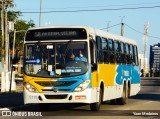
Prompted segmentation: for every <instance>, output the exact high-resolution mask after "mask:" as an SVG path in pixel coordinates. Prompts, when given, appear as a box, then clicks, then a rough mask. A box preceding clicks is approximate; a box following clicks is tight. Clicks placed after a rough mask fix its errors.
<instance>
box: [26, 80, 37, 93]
mask: <svg viewBox="0 0 160 119" xmlns="http://www.w3.org/2000/svg"><path fill="white" fill-rule="evenodd" d="M24 86H25V87H26V89H27V90H28V91H29V92H38V91H37V89H36V88H35V87H34V86H32V85H31V84H29V83H26V82H25V83H24Z"/></svg>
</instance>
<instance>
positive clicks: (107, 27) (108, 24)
mask: <svg viewBox="0 0 160 119" xmlns="http://www.w3.org/2000/svg"><path fill="white" fill-rule="evenodd" d="M110 22H111V21H108V23H107V32H109V23H110Z"/></svg>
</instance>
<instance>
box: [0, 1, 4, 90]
mask: <svg viewBox="0 0 160 119" xmlns="http://www.w3.org/2000/svg"><path fill="white" fill-rule="evenodd" d="M1 4H2V10H1V29H2V44H1V46H2V72H1V92H5V72H4V69H5V68H4V66H5V62H4V61H5V49H4V1H3V0H1Z"/></svg>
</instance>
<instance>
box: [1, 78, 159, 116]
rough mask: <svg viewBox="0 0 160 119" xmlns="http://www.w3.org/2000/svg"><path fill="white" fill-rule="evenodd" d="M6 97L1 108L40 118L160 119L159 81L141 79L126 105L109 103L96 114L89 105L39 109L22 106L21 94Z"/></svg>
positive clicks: (53, 106) (34, 106) (68, 105)
mask: <svg viewBox="0 0 160 119" xmlns="http://www.w3.org/2000/svg"><path fill="white" fill-rule="evenodd" d="M7 97H9V95H8V96H7V95H6V100H5V99H3V100H2V98H1V96H0V106H1V102H2V101H3V107H10V109H11V110H12V111H16V112H28V111H29V112H31V113H32V112H39V114H41V115H42V116H47V117H46V118H53V116H54V117H55V116H58V118H62V117H65V119H66V118H69V117H70V116H71V117H74V118H77V119H80V118H82V116H83V118H84V119H85V118H87V117H88V116H89V117H90V116H92V117H93V118H94V117H95V116H96V117H97V116H98V117H99V116H101V118H105V117H106V116H107V117H113V116H116V117H117V116H118V118H119V119H121V118H126V116H127V117H128V116H130V117H134V118H146V117H148V118H155V119H160V79H142V80H141V91H140V92H139V93H138V94H137V95H136V96H133V97H130V98H129V99H128V103H127V104H126V105H112V104H110V102H106V103H105V104H102V106H101V110H100V111H98V112H93V111H90V108H89V105H84V104H52V105H49V106H48V107H47V108H44V109H40V108H39V106H38V105H27V106H24V105H23V96H22V94H18V95H17V96H16V97H14V98H12V99H9V98H7ZM7 100H8V101H9V100H10V101H11V100H14V101H15V102H14V103H13V104H12V105H9V103H7V102H8V101H7ZM4 102H6V103H4ZM17 103H18V104H17ZM11 107H12V108H11ZM13 107H14V108H13ZM157 114H158V115H157ZM136 115H137V116H136ZM50 116H51V117H50ZM68 116H69V117H68ZM119 116H120V117H119ZM123 116H124V117H123Z"/></svg>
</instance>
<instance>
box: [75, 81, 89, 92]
mask: <svg viewBox="0 0 160 119" xmlns="http://www.w3.org/2000/svg"><path fill="white" fill-rule="evenodd" d="M89 84H90V80H86V81H84V82H83V83H81V84H80V85H79V86H77V87H76V88H75V90H74V91H75V92H79V91H83V90H85V89H86V88H87V87H88V85H89Z"/></svg>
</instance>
